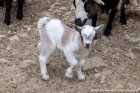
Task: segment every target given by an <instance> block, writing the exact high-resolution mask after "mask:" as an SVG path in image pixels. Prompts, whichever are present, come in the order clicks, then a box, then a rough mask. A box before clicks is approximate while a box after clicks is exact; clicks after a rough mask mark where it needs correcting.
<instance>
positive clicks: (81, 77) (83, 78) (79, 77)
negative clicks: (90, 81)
mask: <svg viewBox="0 0 140 93" xmlns="http://www.w3.org/2000/svg"><path fill="white" fill-rule="evenodd" d="M85 79H86V78H85V75H80V76H78V80H80V81H84V80H85Z"/></svg>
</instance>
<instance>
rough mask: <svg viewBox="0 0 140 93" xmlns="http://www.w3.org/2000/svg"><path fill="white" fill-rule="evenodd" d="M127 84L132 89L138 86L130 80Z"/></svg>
mask: <svg viewBox="0 0 140 93" xmlns="http://www.w3.org/2000/svg"><path fill="white" fill-rule="evenodd" d="M127 85H128V86H129V87H130V88H131V89H135V88H136V86H135V85H134V84H132V83H130V82H129V83H128V84H127Z"/></svg>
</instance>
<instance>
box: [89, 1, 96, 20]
mask: <svg viewBox="0 0 140 93" xmlns="http://www.w3.org/2000/svg"><path fill="white" fill-rule="evenodd" d="M97 10H98V4H97V3H93V4H92V6H91V7H90V11H89V12H88V18H91V17H92V16H93V15H95V14H96V12H97Z"/></svg>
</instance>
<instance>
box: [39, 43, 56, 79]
mask: <svg viewBox="0 0 140 93" xmlns="http://www.w3.org/2000/svg"><path fill="white" fill-rule="evenodd" d="M38 48H39V52H40V55H39V63H40V70H41V75H42V78H43V79H44V80H49V74H48V71H47V67H46V64H48V61H49V60H48V59H49V56H50V55H51V53H52V52H53V50H54V48H55V47H53V46H52V47H49V46H47V44H42V43H41V42H40V43H38Z"/></svg>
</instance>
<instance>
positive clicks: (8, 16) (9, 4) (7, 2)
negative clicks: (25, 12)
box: [4, 0, 13, 25]
mask: <svg viewBox="0 0 140 93" xmlns="http://www.w3.org/2000/svg"><path fill="white" fill-rule="evenodd" d="M12 1H13V0H5V6H6V12H5V19H4V22H5V23H6V24H7V25H10V23H11V8H12Z"/></svg>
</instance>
